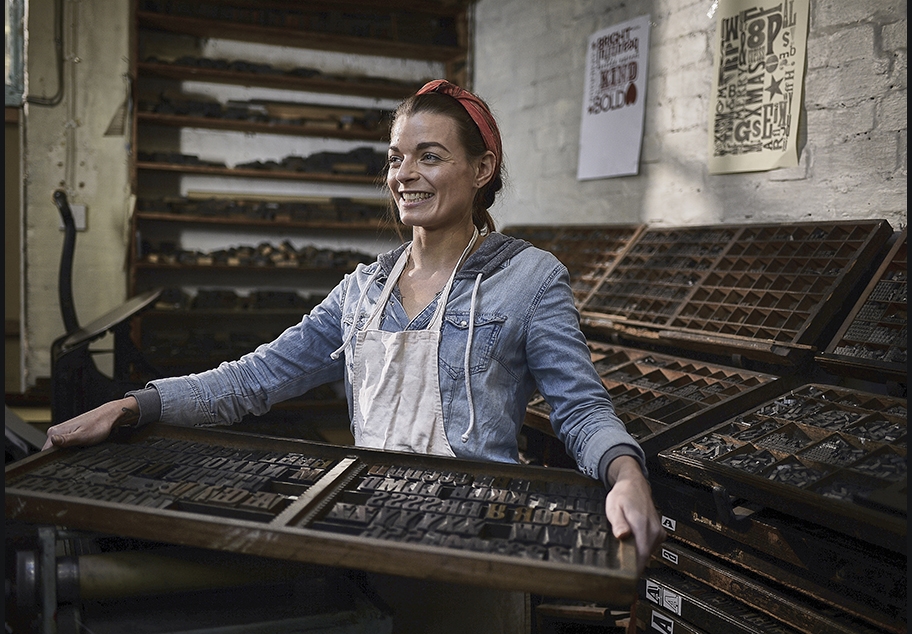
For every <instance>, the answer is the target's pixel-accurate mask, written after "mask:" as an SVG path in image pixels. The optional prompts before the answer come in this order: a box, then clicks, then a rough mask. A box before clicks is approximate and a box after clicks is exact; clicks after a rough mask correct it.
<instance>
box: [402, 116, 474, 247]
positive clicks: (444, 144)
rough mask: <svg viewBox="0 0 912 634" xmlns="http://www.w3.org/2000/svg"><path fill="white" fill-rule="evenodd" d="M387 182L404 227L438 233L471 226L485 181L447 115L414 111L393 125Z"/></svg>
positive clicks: (453, 123)
mask: <svg viewBox="0 0 912 634" xmlns="http://www.w3.org/2000/svg"><path fill="white" fill-rule="evenodd" d="M388 158H389V171H388V172H387V176H386V183H387V186H388V187H389V189H390V193H391V194H392V196H393V200H395V201H396V206H397V207H398V208H399V218H400V220H401V221H402V223H403V224H405V225H406V226H409V227H422V228H424V229H427V230H434V229H441V228H446V227H452V226H457V225H461V224H464V223H468V224H471V222H472V201H473V200H474V198H475V193H476V192H477V191H478V188H479V187H481V185H483V184H484V182H486V181H487V179H488V178H490V175H488V176H487V177H485V175H484V172H485V171H490V170H486V169H485V167H483V164H484V161H470V160H469V158H468V157H467V156H466V153H465V150H464V148H463V147H462V144H461V143H460V141H459V137H458V135H457V130H456V124H455V122H454V121H453V120H452V119H450V118H449V117H447V116H445V115H441V114H434V113H429V112H418V113H415V114H411V115H407V116H404V117H400V118H399V119H398V120H397V121H396V123H395V125H394V126H393V129H392V132H391V136H390V147H389V153H388Z"/></svg>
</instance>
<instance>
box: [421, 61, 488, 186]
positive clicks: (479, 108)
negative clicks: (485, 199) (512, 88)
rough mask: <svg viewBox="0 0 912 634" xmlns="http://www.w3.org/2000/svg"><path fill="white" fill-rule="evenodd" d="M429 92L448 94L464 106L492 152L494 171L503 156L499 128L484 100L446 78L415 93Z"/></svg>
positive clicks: (428, 84) (432, 82)
mask: <svg viewBox="0 0 912 634" xmlns="http://www.w3.org/2000/svg"><path fill="white" fill-rule="evenodd" d="M429 92H438V93H441V94H444V95H449V96H450V97H452V98H453V99H455V100H456V101H458V102H459V103H460V105H461V106H462V107H463V108H465V110H466V112H468V113H469V116H470V117H472V121H474V122H475V125H476V126H478V131H479V132H481V138H482V139H483V140H484V144H485V147H486V148H487V149H489V150H491V152H493V153H494V161H495V166H494V173H495V174H496V173H497V171H498V170H499V169H500V160H501V157H502V156H503V147H502V146H501V141H500V130H498V129H497V122H496V121H494V115H492V114H491V111H490V110H488V107H487V106H486V105H485V104H484V102H483V101H482V100H481V99H479V98H478V97H476V96H475V95H473V94H472V93H470V92H469V91H468V90H465V89H463V88H460V87H459V86H457V85H456V84H452V83H450V82H448V81H447V80H446V79H435V80H434V81H429V82H428V83H426V84H425V85H424V86H422V87H421V88H420V89H419V90H418V92H417V93H415V94H416V95H425V94H427V93H429Z"/></svg>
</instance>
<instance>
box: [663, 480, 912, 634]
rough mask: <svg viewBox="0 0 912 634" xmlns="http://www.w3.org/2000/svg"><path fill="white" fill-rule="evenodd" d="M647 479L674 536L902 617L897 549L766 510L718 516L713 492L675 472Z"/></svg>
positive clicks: (839, 604) (819, 597)
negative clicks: (681, 477)
mask: <svg viewBox="0 0 912 634" xmlns="http://www.w3.org/2000/svg"><path fill="white" fill-rule="evenodd" d="M650 484H651V485H652V492H653V497H654V499H655V501H656V504H657V505H658V507H659V508H660V511H661V515H662V525H663V526H664V527H665V529H666V530H667V531H668V535H669V536H670V537H671V538H673V539H674V540H675V541H676V542H679V543H683V544H686V545H690V546H693V547H694V548H696V549H698V550H700V551H702V552H705V553H711V554H713V555H714V556H715V557H718V558H719V559H720V560H722V561H724V562H725V563H726V564H728V565H731V566H734V567H735V568H737V569H741V570H745V571H747V572H748V573H749V574H753V575H758V576H760V577H763V578H765V579H767V580H769V581H771V582H773V583H775V584H778V585H780V586H783V587H786V588H788V589H789V590H790V591H792V592H797V593H800V594H802V595H804V596H805V597H808V598H809V599H811V600H814V601H819V602H821V603H823V604H825V605H827V606H829V608H828V609H836V610H840V611H843V612H845V613H846V614H848V615H851V616H853V617H855V618H859V619H862V620H864V621H865V622H867V623H870V624H871V625H874V626H877V627H882V628H885V629H896V628H897V624H899V623H901V622H903V621H905V619H906V616H905V614H906V609H907V602H906V597H907V591H906V585H907V584H906V559H905V558H904V557H898V556H897V555H896V553H895V552H893V551H889V550H886V549H883V548H878V547H876V546H874V545H872V544H870V543H866V542H862V541H860V540H857V539H852V538H850V537H847V536H846V535H844V534H842V533H838V532H836V531H834V530H832V529H830V528H826V527H822V526H820V525H815V524H811V523H809V522H804V521H801V520H798V519H796V518H794V517H790V516H787V515H784V514H782V513H779V512H776V511H773V510H771V509H768V508H763V509H757V510H754V511H753V512H747V509H744V508H742V509H740V511H741V512H740V513H739V514H738V515H737V516H731V517H724V516H722V515H721V514H720V509H719V506H718V501H717V499H716V497H715V496H714V494H713V492H712V491H711V490H709V489H707V488H705V487H700V486H697V485H695V484H693V483H691V482H687V481H685V480H682V479H680V478H675V477H671V476H667V475H663V474H653V475H652V477H651V478H650Z"/></svg>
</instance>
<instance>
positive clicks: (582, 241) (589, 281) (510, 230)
mask: <svg viewBox="0 0 912 634" xmlns="http://www.w3.org/2000/svg"><path fill="white" fill-rule="evenodd" d="M645 228H646V227H645V225H629V226H625V225H619V226H612V225H590V226H586V225H576V226H573V225H571V226H557V227H555V226H549V225H538V226H536V225H522V226H515V227H506V228H504V230H503V232H504V233H505V234H507V235H511V236H514V237H516V238H522V239H523V240H527V241H528V242H531V243H532V244H533V245H535V246H536V247H538V248H539V249H544V250H545V251H550V252H551V253H553V254H554V255H555V256H556V257H557V259H558V260H560V261H561V262H562V263H563V265H564V266H566V267H567V270H568V271H569V272H570V286H571V288H572V289H573V298H574V300H575V301H576V304H577V306H579V305H580V304H582V303H583V302H585V301H586V298H588V297H589V295H590V294H591V293H592V291H593V290H594V289H595V287H596V286H598V284H599V283H601V281H602V279H603V278H604V277H605V275H606V274H607V273H608V271H610V270H611V267H612V266H613V265H614V263H615V262H616V261H617V260H618V259H619V258H620V257H621V256H622V255H623V254H624V253H625V252H626V251H627V249H628V248H629V246H630V245H631V244H632V243H633V242H634V241H635V240H636V238H637V236H639V235H640V233H642V232H643V230H644V229H645Z"/></svg>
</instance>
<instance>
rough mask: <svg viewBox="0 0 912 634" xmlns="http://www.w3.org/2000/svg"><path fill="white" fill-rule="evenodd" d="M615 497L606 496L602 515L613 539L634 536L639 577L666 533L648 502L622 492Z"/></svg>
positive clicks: (649, 499) (648, 500) (650, 501)
mask: <svg viewBox="0 0 912 634" xmlns="http://www.w3.org/2000/svg"><path fill="white" fill-rule="evenodd" d="M617 493H618V495H616V496H612V495H611V493H609V494H608V498H607V499H606V503H605V515H606V516H607V517H608V522H609V523H610V524H611V527H612V534H613V535H614V537H615V538H617V539H624V538H627V537H630V536H633V538H634V546H635V547H636V552H637V570H638V572H639V573H640V574H642V573H643V571H644V570H645V569H646V565H647V564H648V563H649V558H650V557H651V556H652V553H653V552H655V550H656V549H657V548H658V547H659V544H661V543H662V542H663V541H665V537H666V535H665V529H664V528H662V525H661V522H660V520H659V516H658V513H657V512H656V510H655V507H654V506H653V504H652V500H651V498H636V497H635V496H634V497H630V496H629V494H628V492H623V493H624V495H620V493H622V492H621V491H618V492H617Z"/></svg>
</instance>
